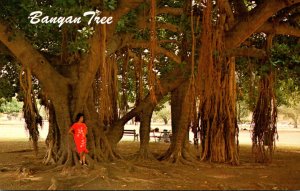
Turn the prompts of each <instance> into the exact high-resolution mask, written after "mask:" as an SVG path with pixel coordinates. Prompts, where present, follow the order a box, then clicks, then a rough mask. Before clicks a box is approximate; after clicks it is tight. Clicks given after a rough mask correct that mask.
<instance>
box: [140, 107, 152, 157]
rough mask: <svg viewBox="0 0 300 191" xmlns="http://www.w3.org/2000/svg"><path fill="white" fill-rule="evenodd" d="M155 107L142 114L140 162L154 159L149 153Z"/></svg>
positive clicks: (148, 108)
mask: <svg viewBox="0 0 300 191" xmlns="http://www.w3.org/2000/svg"><path fill="white" fill-rule="evenodd" d="M154 107H155V106H154V105H151V106H150V107H146V108H145V109H143V111H142V112H141V114H140V118H141V123H140V149H139V152H138V156H137V159H138V160H149V159H150V160H151V159H154V157H153V155H152V153H151V152H150V151H149V141H150V129H151V118H152V114H153V110H154Z"/></svg>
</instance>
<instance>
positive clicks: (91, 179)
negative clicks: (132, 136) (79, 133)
mask: <svg viewBox="0 0 300 191" xmlns="http://www.w3.org/2000/svg"><path fill="white" fill-rule="evenodd" d="M138 146H139V143H138V142H132V141H130V142H129V141H123V142H121V143H120V145H119V148H118V149H119V153H120V154H121V155H122V157H123V160H117V161H114V162H110V163H101V164H97V165H95V166H94V167H92V166H88V167H73V168H69V169H64V168H63V167H55V166H51V165H48V166H46V165H44V164H42V160H43V156H44V153H45V145H44V143H43V142H41V143H40V152H39V155H38V157H35V156H34V153H33V151H32V148H31V144H30V142H26V141H0V171H1V173H0V189H4V190H17V189H22V190H30V189H39V190H45V189H48V188H49V187H50V186H51V185H52V187H51V188H52V189H53V188H54V189H72V190H80V189H84V190H89V189H93V190H100V189H110V190H113V189H114V190H115V189H116V190H119V189H122V190H134V189H148V190H149V189H154V190H165V189H167V190H171V189H176V190H183V189H188V190H207V189H214V190H215V189H218V190H223V189H226V190H227V189H259V190H265V189H273V190H278V189H280V190H285V189H293V190H296V189H300V181H299V180H300V148H299V147H278V148H277V150H276V152H275V155H274V159H273V162H272V163H271V164H269V165H263V164H256V163H254V162H253V158H252V156H251V147H250V146H249V145H242V146H241V147H240V161H241V164H240V165H239V166H231V165H227V164H212V163H204V162H197V163H195V164H194V165H179V164H177V165H174V164H169V163H164V162H157V161H151V162H149V161H136V160H134V159H133V158H134V157H133V155H134V154H135V153H136V152H137V150H138ZM168 146H169V144H168V143H150V148H151V151H152V152H153V153H154V155H156V156H157V155H159V154H161V153H163V152H164V151H165V150H166V149H167V148H168ZM192 148H193V147H192Z"/></svg>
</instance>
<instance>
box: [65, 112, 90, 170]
mask: <svg viewBox="0 0 300 191" xmlns="http://www.w3.org/2000/svg"><path fill="white" fill-rule="evenodd" d="M83 121H84V115H83V114H82V113H78V114H77V116H76V122H75V123H74V124H73V125H72V127H71V128H70V129H69V133H70V134H73V137H74V141H75V144H76V150H77V152H78V153H79V155H80V161H79V162H80V164H81V165H87V164H86V160H85V159H86V157H85V154H86V153H88V152H89V151H88V150H87V148H86V134H87V126H86V125H85V123H84V122H83Z"/></svg>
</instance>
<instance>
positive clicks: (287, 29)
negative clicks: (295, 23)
mask: <svg viewBox="0 0 300 191" xmlns="http://www.w3.org/2000/svg"><path fill="white" fill-rule="evenodd" d="M256 32H264V33H267V34H271V33H273V34H281V35H291V36H296V37H300V29H299V28H296V27H292V26H290V25H288V24H287V23H280V24H278V25H274V24H273V23H271V22H267V23H265V24H263V25H262V26H261V27H260V28H259V29H258V30H257V31H256Z"/></svg>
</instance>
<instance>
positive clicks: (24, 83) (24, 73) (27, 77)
mask: <svg viewBox="0 0 300 191" xmlns="http://www.w3.org/2000/svg"><path fill="white" fill-rule="evenodd" d="M19 80H20V85H21V88H22V91H23V93H24V100H23V102H24V105H23V113H24V118H25V122H26V129H28V131H29V135H30V140H31V141H32V143H33V149H34V152H35V154H36V155H37V154H38V139H39V131H38V126H41V127H42V126H43V119H42V117H41V116H40V114H39V112H38V108H37V103H36V98H35V93H34V91H33V87H32V75H31V71H30V69H29V68H25V69H24V68H22V70H21V72H20V76H19Z"/></svg>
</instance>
